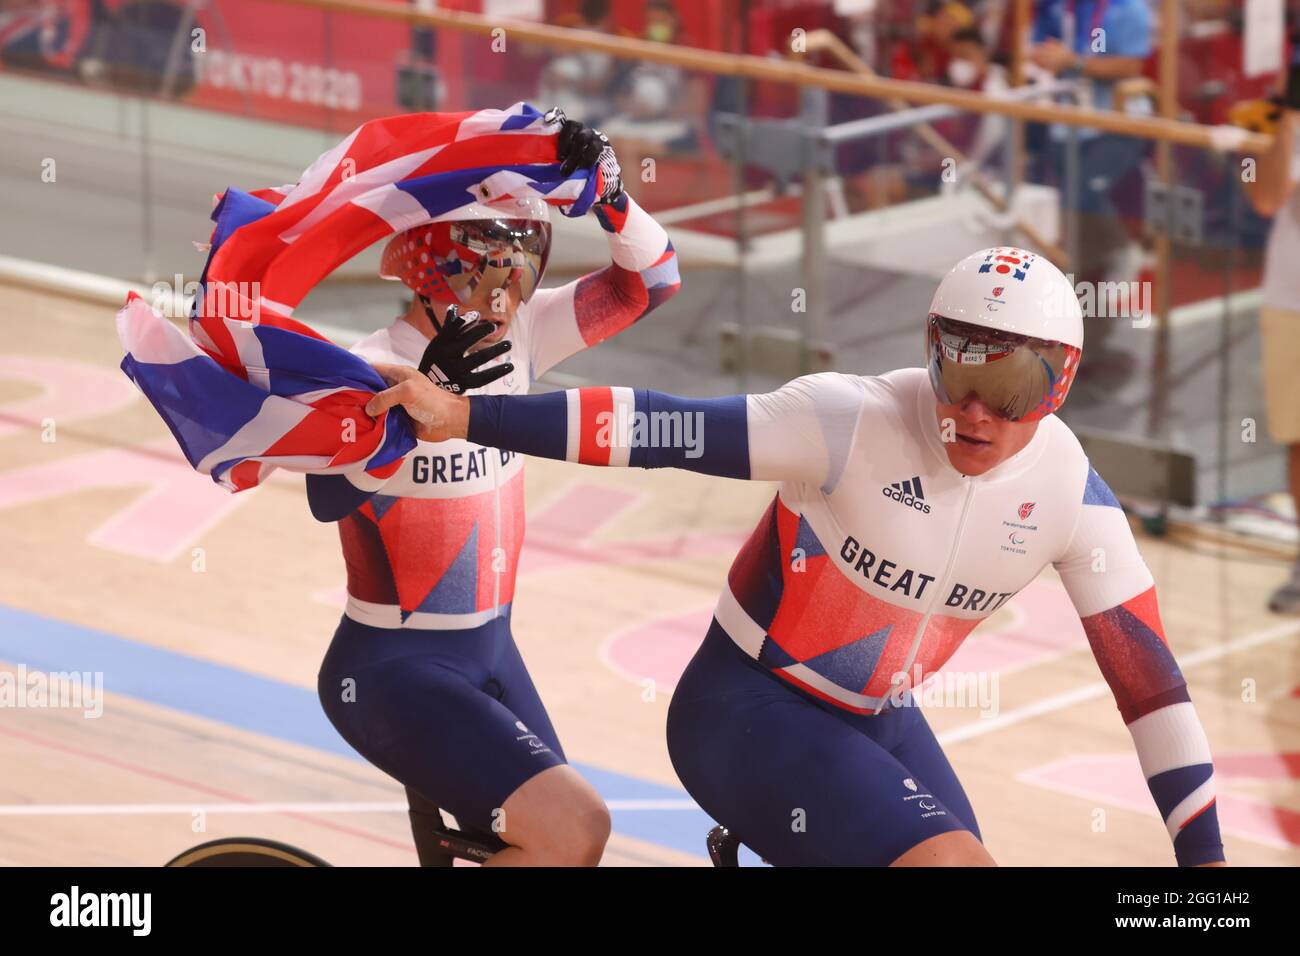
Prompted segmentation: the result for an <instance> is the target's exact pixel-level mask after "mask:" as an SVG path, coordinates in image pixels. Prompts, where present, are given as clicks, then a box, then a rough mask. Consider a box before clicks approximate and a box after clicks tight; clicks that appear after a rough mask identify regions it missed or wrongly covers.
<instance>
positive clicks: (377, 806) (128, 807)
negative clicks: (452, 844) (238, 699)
mask: <svg viewBox="0 0 1300 956" xmlns="http://www.w3.org/2000/svg"><path fill="white" fill-rule="evenodd" d="M607 806H608V807H609V808H610V809H611V810H622V811H642V810H697V809H699V808H698V807H697V806H696V805H695V801H694V800H691V799H688V798H680V799H675V798H673V799H664V800H610V801H607ZM408 809H409V808H408V807H407V805H406V804H405V803H403V802H401V801H391V800H389V801H383V802H372V803H364V802H363V803H346V802H339V803H319V802H318V803H44V804H40V803H19V804H7V805H0V817H82V816H147V815H166V814H184V815H186V816H192V815H193V814H195V813H206V814H226V813H231V814H268V813H406V811H407V810H408Z"/></svg>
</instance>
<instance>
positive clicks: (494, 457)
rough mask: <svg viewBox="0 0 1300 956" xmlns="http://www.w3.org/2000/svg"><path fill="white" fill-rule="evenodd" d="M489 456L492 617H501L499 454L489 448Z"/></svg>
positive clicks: (497, 451)
mask: <svg viewBox="0 0 1300 956" xmlns="http://www.w3.org/2000/svg"><path fill="white" fill-rule="evenodd" d="M488 451H489V452H493V453H494V454H491V455H489V456H488V457H489V459H490V460H491V462H492V485H493V493H492V503H493V507H494V509H495V510H496V547H495V548H493V549H492V613H493V616H494V617H500V616H501V573H502V572H500V571H498V570H497V569H496V563H497V560H498V556H499V555H500V554H501V452H500V451H499V450H497V449H495V448H489V449H488Z"/></svg>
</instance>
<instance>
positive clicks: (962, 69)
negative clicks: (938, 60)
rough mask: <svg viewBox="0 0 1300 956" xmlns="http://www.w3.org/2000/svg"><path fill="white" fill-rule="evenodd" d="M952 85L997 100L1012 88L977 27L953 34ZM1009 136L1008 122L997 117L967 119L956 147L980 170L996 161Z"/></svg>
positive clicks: (960, 129)
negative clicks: (975, 91)
mask: <svg viewBox="0 0 1300 956" xmlns="http://www.w3.org/2000/svg"><path fill="white" fill-rule="evenodd" d="M948 53H949V56H948V70H947V73H948V82H949V84H951V85H952V86H956V87H960V88H961V89H965V90H977V91H979V92H980V93H985V94H988V95H990V96H997V95H999V94H1001V93H1004V92H1005V91H1006V90H1007V89H1008V88H1009V83H1008V81H1007V71H1006V70H1005V69H1004V68H1003V67H1002V65H1001V64H999V63H996V62H994V60H993V58H992V57H991V56H990V55H989V51H988V47H987V46H986V45H985V43H984V36H983V35H982V34H981V33H980V31H979V30H978V29H976V28H975V27H973V26H970V27H966V28H964V29H962V30H958V31H957V32H956V33H955V34H953V37H952V40H951V42H950V43H949V46H948ZM1006 135H1007V119H1006V117H1005V116H998V115H995V114H993V113H984V114H980V115H972V116H967V117H963V118H962V120H961V127H960V128H959V131H958V132H957V133H956V139H955V145H957V146H960V147H962V148H963V151H964V152H965V153H966V159H967V163H968V166H970V167H973V168H975V169H979V168H981V167H983V166H986V165H988V164H989V163H990V162H993V161H995V159H996V156H995V154H996V152H997V151H998V149H999V148H1000V147H1001V146H1002V145H1003V143H1004V141H1005V140H1006Z"/></svg>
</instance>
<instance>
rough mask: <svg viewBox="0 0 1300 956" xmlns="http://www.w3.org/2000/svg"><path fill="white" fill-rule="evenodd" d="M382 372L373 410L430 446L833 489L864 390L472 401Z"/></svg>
mask: <svg viewBox="0 0 1300 956" xmlns="http://www.w3.org/2000/svg"><path fill="white" fill-rule="evenodd" d="M376 368H378V369H379V371H380V372H381V373H382V374H383V375H384V377H385V378H386V379H389V380H390V381H395V382H397V383H398V384H397V385H396V386H395V387H393V388H391V389H389V390H388V391H386V392H383V393H381V394H380V395H377V396H376V397H375V398H374V399H373V400H372V401H371V404H370V405H369V406H367V411H368V412H369V413H370V414H372V415H375V414H380V413H382V412H383V411H385V410H387V409H388V408H391V407H392V406H393V405H396V404H401V405H403V406H404V407H405V408H406V410H407V411H408V413H410V415H411V417H412V418H413V419H414V420H415V421H416V423H417V426H418V429H419V435H420V437H421V438H423V439H425V440H426V441H442V440H445V439H447V438H468V439H469V440H470V441H472V442H474V443H476V444H479V445H489V446H492V447H496V448H504V449H507V450H509V451H516V452H521V453H523V454H526V455H535V456H538V457H541V458H555V459H558V460H560V461H573V462H579V463H581V464H586V465H611V466H620V465H621V466H634V467H640V468H682V469H685V470H687V471H695V472H700V473H702V474H706V475H720V476H723V477H727V478H742V479H755V480H760V481H805V482H809V483H813V484H816V485H818V486H820V487H823V488H827V489H829V488H830V487H833V485H834V484H835V482H836V481H837V480H838V478H839V474H840V473H841V471H842V470H843V466H844V463H845V461H846V460H847V458H848V455H849V451H850V449H851V447H852V444H853V439H854V433H855V430H856V426H857V421H858V415H859V412H860V410H861V404H862V390H863V386H862V384H861V382H860V380H858V379H856V378H854V377H852V376H847V375H838V374H835V373H830V372H826V373H822V374H819V375H809V376H806V377H804V378H798V379H795V380H794V381H793V382H790V383H788V384H786V385H785V386H783V387H782V388H780V389H778V390H777V391H775V392H769V393H767V394H763V395H729V396H727V397H725V398H682V397H681V396H677V395H668V394H666V393H664V392H656V391H651V390H649V389H631V388H619V387H608V386H601V387H593V388H577V389H569V390H567V391H563V392H549V393H547V394H544V395H475V396H473V397H471V398H469V399H468V400H466V399H464V398H458V397H455V396H451V395H448V394H447V393H445V392H441V390H440V389H436V388H435V389H430V388H426V387H425V386H424V384H423V383H421V382H420V381H419V380H418V378H417V377H415V376H411V375H409V374H408V373H407V372H405V371H403V370H402V369H401V368H400V367H394V366H376ZM425 381H426V382H427V380H425ZM435 392H439V393H440V394H435Z"/></svg>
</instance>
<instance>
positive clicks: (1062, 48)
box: [1029, 0, 1152, 387]
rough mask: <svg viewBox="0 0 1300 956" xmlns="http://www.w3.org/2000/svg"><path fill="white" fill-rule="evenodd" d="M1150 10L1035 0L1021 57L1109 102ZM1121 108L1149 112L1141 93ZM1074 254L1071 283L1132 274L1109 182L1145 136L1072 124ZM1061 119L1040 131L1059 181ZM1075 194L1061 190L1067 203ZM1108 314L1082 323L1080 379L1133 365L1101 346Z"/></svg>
mask: <svg viewBox="0 0 1300 956" xmlns="http://www.w3.org/2000/svg"><path fill="white" fill-rule="evenodd" d="M1151 21H1152V17H1151V9H1150V7H1149V6H1148V5H1147V0H1078V2H1074V0H1043V2H1041V3H1039V4H1038V6H1037V14H1036V16H1035V19H1034V25H1033V39H1034V45H1033V47H1032V49H1031V50H1030V56H1029V59H1030V60H1031V62H1032V63H1033V64H1035V65H1036V66H1037V67H1038V68H1039V69H1041V70H1044V71H1046V72H1047V73H1050V74H1053V75H1055V76H1057V77H1079V78H1081V79H1082V80H1083V84H1082V91H1081V92H1082V96H1083V103H1082V105H1085V106H1090V107H1092V108H1093V109H1099V110H1108V109H1112V108H1113V102H1114V90H1115V86H1116V84H1117V83H1119V82H1120V81H1122V80H1126V79H1130V78H1136V77H1140V76H1142V74H1143V67H1144V66H1145V63H1146V59H1147V57H1149V56H1150V55H1151ZM1125 111H1126V112H1128V113H1133V114H1148V115H1149V114H1150V113H1151V112H1152V103H1151V100H1150V98H1149V97H1147V96H1135V97H1131V98H1129V99H1128V100H1127V102H1126V104H1125ZM1078 136H1079V141H1080V152H1079V195H1078V197H1077V206H1074V207H1072V208H1073V209H1074V210H1075V211H1076V212H1077V213H1078V215H1079V249H1078V260H1077V261H1076V262H1074V263H1073V264H1072V265H1073V266H1074V268H1073V273H1074V277H1075V281H1076V282H1086V283H1097V282H1103V281H1129V280H1132V279H1134V278H1136V272H1137V264H1136V260H1137V257H1136V256H1135V255H1133V251H1132V243H1131V242H1130V239H1129V235H1128V232H1127V231H1126V229H1125V227H1124V224H1123V222H1122V221H1121V220H1120V217H1119V210H1118V209H1117V208H1116V204H1115V202H1114V201H1113V195H1114V192H1115V189H1116V187H1117V186H1118V185H1119V184H1120V183H1121V182H1122V181H1123V180H1124V179H1125V177H1127V176H1128V175H1129V174H1130V173H1132V172H1133V171H1134V170H1136V169H1137V168H1138V165H1139V164H1140V162H1141V161H1142V158H1143V156H1144V155H1145V154H1146V151H1147V145H1148V144H1147V142H1146V141H1145V140H1141V139H1136V138H1133V137H1129V136H1121V135H1118V134H1114V133H1103V132H1099V131H1096V130H1089V129H1080V130H1079V131H1078ZM1067 137H1068V131H1067V129H1066V127H1065V126H1053V127H1051V129H1050V130H1049V133H1048V148H1047V151H1046V159H1047V161H1048V167H1049V168H1048V174H1049V175H1048V177H1047V178H1055V179H1056V180H1057V181H1058V182H1061V181H1062V180H1063V177H1064V169H1065V144H1066V139H1067ZM1075 198H1076V197H1072V196H1068V195H1067V196H1063V197H1062V199H1063V200H1064V201H1065V202H1067V203H1069V202H1071V201H1073V200H1074V199H1075ZM1113 327H1114V322H1112V321H1102V322H1094V323H1090V324H1089V327H1088V339H1089V341H1088V361H1087V362H1085V363H1084V364H1083V366H1081V367H1080V369H1079V374H1080V378H1081V380H1083V379H1093V380H1094V381H1096V382H1097V383H1098V384H1103V385H1106V386H1110V387H1113V386H1114V385H1117V384H1119V383H1120V382H1121V381H1122V380H1123V379H1124V378H1125V377H1127V375H1128V373H1129V372H1131V370H1132V367H1133V360H1132V357H1131V356H1129V355H1128V354H1126V353H1123V352H1119V351H1116V350H1111V349H1107V348H1105V339H1106V338H1107V337H1108V335H1109V333H1110V331H1111V329H1113Z"/></svg>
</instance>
